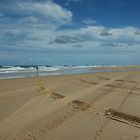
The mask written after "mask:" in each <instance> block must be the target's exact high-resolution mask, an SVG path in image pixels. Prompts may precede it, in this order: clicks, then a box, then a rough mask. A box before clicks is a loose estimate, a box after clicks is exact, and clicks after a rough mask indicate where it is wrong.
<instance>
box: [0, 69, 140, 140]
mask: <svg viewBox="0 0 140 140" xmlns="http://www.w3.org/2000/svg"><path fill="white" fill-rule="evenodd" d="M139 107H140V71H128V72H106V73H105V72H104V73H93V74H77V75H64V76H51V77H42V78H21V79H10V80H0V140H140V109H139Z"/></svg>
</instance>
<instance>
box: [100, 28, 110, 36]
mask: <svg viewBox="0 0 140 140" xmlns="http://www.w3.org/2000/svg"><path fill="white" fill-rule="evenodd" d="M111 35H112V34H111V33H109V31H108V30H107V29H105V30H104V31H102V32H101V33H100V36H111Z"/></svg>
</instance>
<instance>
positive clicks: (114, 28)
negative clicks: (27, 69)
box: [0, 0, 140, 65]
mask: <svg viewBox="0 0 140 140" xmlns="http://www.w3.org/2000/svg"><path fill="white" fill-rule="evenodd" d="M139 7H140V1H139V0H24V1H23V0H0V65H113V64H114V65H128V64H140V56H139V54H140V17H139V13H140V8H139Z"/></svg>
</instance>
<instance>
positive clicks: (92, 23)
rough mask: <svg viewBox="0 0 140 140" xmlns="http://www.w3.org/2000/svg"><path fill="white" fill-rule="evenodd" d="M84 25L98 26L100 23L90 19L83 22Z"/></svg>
mask: <svg viewBox="0 0 140 140" xmlns="http://www.w3.org/2000/svg"><path fill="white" fill-rule="evenodd" d="M83 23H84V24H86V25H97V24H99V22H98V21H96V20H93V19H90V18H88V19H85V20H83Z"/></svg>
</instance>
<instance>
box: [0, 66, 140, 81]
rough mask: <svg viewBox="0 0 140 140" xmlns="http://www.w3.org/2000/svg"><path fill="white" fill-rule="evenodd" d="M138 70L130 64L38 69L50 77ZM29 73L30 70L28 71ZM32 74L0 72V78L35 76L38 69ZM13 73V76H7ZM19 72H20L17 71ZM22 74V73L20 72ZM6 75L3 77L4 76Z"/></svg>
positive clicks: (40, 73) (139, 67)
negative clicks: (53, 69)
mask: <svg viewBox="0 0 140 140" xmlns="http://www.w3.org/2000/svg"><path fill="white" fill-rule="evenodd" d="M137 70H140V65H130V66H101V67H100V66H99V67H94V66H93V67H92V66H87V68H84V69H82V68H81V69H76V70H75V69H73V70H71V69H67V70H66V71H65V70H64V71H62V70H60V71H56V72H52V73H51V72H47V71H46V72H45V71H44V73H45V74H42V71H38V72H39V77H50V76H59V75H60V76H62V75H77V74H90V73H98V72H99V73H100V72H121V71H122V72H123V71H124V72H125V71H137ZM27 73H28V72H27ZM30 73H31V74H32V76H31V75H28V76H27V75H24V76H14V75H16V73H7V74H6V73H0V74H1V75H0V80H4V79H18V78H28V77H30V78H32V77H33V78H35V77H36V76H37V75H36V71H34V72H30ZM9 74H11V76H9V77H8V76H7V75H9ZM17 74H18V72H17ZM20 74H22V73H21V72H20ZM4 75H5V77H2V76H4Z"/></svg>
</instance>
